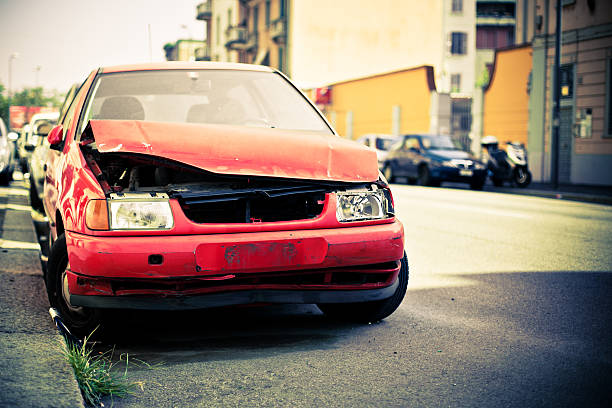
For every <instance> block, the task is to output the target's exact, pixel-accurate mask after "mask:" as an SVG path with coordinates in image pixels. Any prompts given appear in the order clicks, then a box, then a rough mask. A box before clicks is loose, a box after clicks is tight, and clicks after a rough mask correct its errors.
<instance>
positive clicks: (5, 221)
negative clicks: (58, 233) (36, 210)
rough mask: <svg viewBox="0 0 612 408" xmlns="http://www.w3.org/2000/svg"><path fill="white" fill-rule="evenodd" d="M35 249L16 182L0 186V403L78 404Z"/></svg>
mask: <svg viewBox="0 0 612 408" xmlns="http://www.w3.org/2000/svg"><path fill="white" fill-rule="evenodd" d="M48 309H49V302H48V300H47V295H46V291H45V285H44V283H43V279H42V271H41V264H40V247H39V245H38V243H37V241H36V235H35V232H34V226H33V224H32V218H31V215H30V205H29V202H28V190H27V189H26V188H25V186H24V183H23V182H21V181H13V182H12V185H11V187H8V188H7V187H0V407H83V406H84V404H83V398H82V397H81V393H80V391H79V389H78V385H77V382H76V380H75V378H74V374H73V372H72V368H71V367H70V366H69V365H68V363H67V361H66V360H65V359H64V357H63V356H62V355H61V352H60V346H61V344H62V342H63V339H62V337H61V336H60V335H59V333H58V332H57V330H56V329H55V326H54V325H53V323H52V321H51V318H50V316H49V313H48Z"/></svg>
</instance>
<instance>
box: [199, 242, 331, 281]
mask: <svg viewBox="0 0 612 408" xmlns="http://www.w3.org/2000/svg"><path fill="white" fill-rule="evenodd" d="M326 254H327V241H326V240H325V239H323V238H304V239H296V240H282V241H259V242H257V241H255V242H235V243H209V244H200V245H199V246H198V247H197V248H196V253H195V256H196V265H198V267H199V268H200V271H201V272H204V273H206V272H208V273H214V272H224V271H242V272H249V271H251V270H262V269H272V270H275V269H279V268H287V267H296V266H302V265H315V264H318V263H320V262H322V261H323V259H324V258H325V255H326Z"/></svg>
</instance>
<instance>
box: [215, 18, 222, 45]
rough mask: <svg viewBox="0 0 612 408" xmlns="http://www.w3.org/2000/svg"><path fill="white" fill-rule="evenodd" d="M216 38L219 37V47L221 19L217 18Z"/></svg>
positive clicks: (218, 41)
mask: <svg viewBox="0 0 612 408" xmlns="http://www.w3.org/2000/svg"><path fill="white" fill-rule="evenodd" d="M215 37H217V41H216V42H217V45H219V44H221V17H219V16H217V27H216V30H215Z"/></svg>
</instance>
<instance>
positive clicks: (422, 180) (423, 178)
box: [417, 165, 431, 186]
mask: <svg viewBox="0 0 612 408" xmlns="http://www.w3.org/2000/svg"><path fill="white" fill-rule="evenodd" d="M417 182H418V183H419V186H430V185H431V174H430V173H429V169H428V168H427V166H425V165H423V166H421V167H419V176H418V178H417Z"/></svg>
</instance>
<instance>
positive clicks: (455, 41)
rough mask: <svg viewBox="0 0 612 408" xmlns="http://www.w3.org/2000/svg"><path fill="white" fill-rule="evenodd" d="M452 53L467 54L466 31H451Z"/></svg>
mask: <svg viewBox="0 0 612 408" xmlns="http://www.w3.org/2000/svg"><path fill="white" fill-rule="evenodd" d="M450 43H451V44H450V45H451V50H450V51H451V54H454V55H464V54H467V34H466V33H457V32H455V33H451V38H450Z"/></svg>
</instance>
